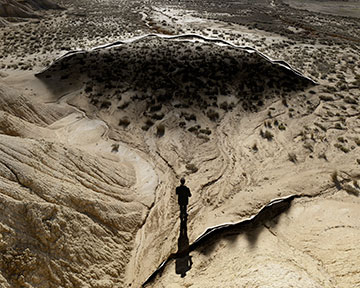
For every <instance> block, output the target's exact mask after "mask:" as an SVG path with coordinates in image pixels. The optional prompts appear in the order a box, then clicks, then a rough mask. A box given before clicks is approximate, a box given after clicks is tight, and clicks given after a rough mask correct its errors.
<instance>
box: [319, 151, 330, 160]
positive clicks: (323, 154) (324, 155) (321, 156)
mask: <svg viewBox="0 0 360 288" xmlns="http://www.w3.org/2000/svg"><path fill="white" fill-rule="evenodd" d="M318 157H319V159H324V160H325V161H328V159H327V156H326V154H325V152H322V153H320V154H319V155H318Z"/></svg>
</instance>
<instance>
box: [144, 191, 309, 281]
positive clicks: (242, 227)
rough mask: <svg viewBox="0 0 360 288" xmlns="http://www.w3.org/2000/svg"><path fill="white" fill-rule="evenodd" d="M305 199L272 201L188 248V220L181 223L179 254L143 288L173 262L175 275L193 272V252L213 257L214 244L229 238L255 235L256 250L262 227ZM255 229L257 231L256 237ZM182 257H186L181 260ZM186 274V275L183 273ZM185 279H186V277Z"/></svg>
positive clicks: (211, 231) (209, 232)
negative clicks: (247, 216)
mask: <svg viewBox="0 0 360 288" xmlns="http://www.w3.org/2000/svg"><path fill="white" fill-rule="evenodd" d="M300 197H302V196H299V195H290V196H287V197H284V198H278V199H274V200H272V201H271V202H270V203H268V204H267V205H265V206H264V207H263V208H262V209H260V211H259V212H258V213H257V214H256V215H254V216H252V217H250V218H248V219H246V220H242V221H240V222H235V223H225V224H221V225H218V226H213V227H210V228H208V229H207V230H206V231H205V232H204V233H202V234H201V235H200V236H199V237H198V238H197V239H196V240H195V241H194V242H193V243H192V244H190V245H189V239H188V237H187V226H186V221H187V219H186V217H185V218H181V216H180V219H184V220H182V221H181V224H180V237H179V240H178V252H177V253H172V254H171V255H170V256H169V257H168V258H167V259H166V260H164V261H163V262H162V263H161V264H160V265H159V267H158V268H157V269H156V270H155V271H154V272H153V273H152V274H151V275H150V276H149V277H148V279H147V280H146V281H145V282H144V283H143V285H142V287H146V286H147V285H148V284H150V283H151V282H152V281H154V279H155V278H156V277H157V276H158V275H161V274H162V272H163V271H164V269H165V266H166V265H167V264H168V263H170V262H171V261H173V260H174V259H175V261H176V262H177V264H176V273H178V271H179V272H180V273H178V274H180V275H182V274H183V273H186V272H187V271H189V270H190V268H191V264H192V262H191V256H189V252H191V251H194V250H199V251H201V250H210V251H208V252H209V253H207V254H210V253H211V250H212V249H208V248H209V246H210V247H211V246H212V244H215V243H216V242H217V241H219V240H220V239H224V238H226V237H232V236H234V235H235V236H236V235H239V234H242V233H249V234H251V233H253V234H252V235H248V236H247V237H248V240H249V243H250V245H252V246H254V245H255V244H256V241H257V240H258V235H259V232H260V231H261V227H262V226H264V224H265V223H266V222H267V221H269V220H272V219H274V218H276V217H278V216H279V215H280V214H282V213H284V212H286V211H287V210H288V209H289V208H290V206H291V202H292V200H294V199H295V198H300ZM254 229H257V231H256V233H255V234H254ZM182 256H183V257H182ZM181 271H184V272H181ZM184 276H185V275H184Z"/></svg>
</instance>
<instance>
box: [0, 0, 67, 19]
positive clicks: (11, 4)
mask: <svg viewBox="0 0 360 288" xmlns="http://www.w3.org/2000/svg"><path fill="white" fill-rule="evenodd" d="M46 9H60V6H59V5H57V4H55V3H54V2H52V1H51V0H1V1H0V17H6V18H9V17H18V18H37V17H40V14H38V13H37V12H36V11H38V10H46Z"/></svg>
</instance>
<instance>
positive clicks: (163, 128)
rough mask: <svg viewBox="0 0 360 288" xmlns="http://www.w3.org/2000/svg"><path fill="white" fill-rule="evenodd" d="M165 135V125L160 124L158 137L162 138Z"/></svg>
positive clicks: (157, 129)
mask: <svg viewBox="0 0 360 288" xmlns="http://www.w3.org/2000/svg"><path fill="white" fill-rule="evenodd" d="M164 134H165V126H164V125H163V124H159V125H158V126H157V127H156V136H157V137H162V136H164Z"/></svg>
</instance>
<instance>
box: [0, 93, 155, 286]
mask: <svg viewBox="0 0 360 288" xmlns="http://www.w3.org/2000/svg"><path fill="white" fill-rule="evenodd" d="M1 93H2V94H1V95H2V98H1V100H2V101H4V103H3V105H2V106H1V108H2V109H3V110H5V111H0V115H1V121H0V122H1V128H0V133H1V134H0V179H1V180H0V206H1V211H2V213H1V215H0V251H1V261H0V263H1V264H0V274H1V277H0V284H1V286H2V287H23V286H27V287H53V286H69V287H80V286H87V285H90V286H91V287H108V285H111V287H114V285H115V286H116V287H123V284H122V283H123V276H124V269H125V266H126V264H127V262H128V261H129V257H130V254H129V252H130V251H131V249H132V247H133V240H134V236H135V233H136V232H137V229H138V228H139V227H141V225H142V224H143V222H144V219H145V215H146V211H147V210H148V206H149V205H150V204H151V201H152V200H151V198H152V196H151V189H150V188H151V187H149V190H148V191H147V194H146V195H145V194H143V189H144V187H146V185H144V183H142V182H139V180H138V179H137V174H136V173H139V172H138V171H136V172H135V170H134V166H133V164H132V162H131V161H132V160H131V159H132V157H134V156H136V155H130V154H129V152H127V150H126V149H127V148H126V147H124V148H123V149H119V150H120V151H118V153H111V152H110V151H111V143H107V142H106V139H105V140H103V141H102V140H101V139H102V138H101V137H102V135H103V134H104V131H106V126H105V125H103V124H101V121H98V120H90V119H88V118H86V117H85V116H84V115H82V114H81V113H79V112H77V111H76V110H74V109H73V108H71V107H70V106H66V105H64V106H62V107H61V106H59V107H57V112H55V110H53V108H54V105H51V104H50V105H49V104H48V105H45V104H39V103H37V102H36V101H34V100H30V99H29V98H28V97H25V96H23V95H18V94H16V92H15V90H11V89H9V88H8V87H6V86H2V87H1ZM81 131H86V132H85V133H86V134H84V133H81ZM4 134H5V135H4ZM9 135H10V136H9ZM80 139H81V141H80ZM84 145H85V146H86V149H85V147H84ZM99 146H102V147H104V146H105V147H108V149H109V150H107V151H108V152H106V153H105V152H102V151H101V148H99ZM95 147H96V148H95ZM79 148H80V149H79ZM90 151H93V152H90ZM120 153H123V154H124V153H125V154H126V153H127V154H126V155H122V156H119V155H120ZM137 157H138V158H139V156H137ZM140 164H141V163H140ZM141 165H142V167H143V169H144V170H145V169H146V166H145V165H146V163H142V164H141ZM143 175H145V174H144V173H143ZM138 177H139V176H138ZM155 181H156V180H155ZM139 187H140V188H139ZM104 285H105V286H104ZM109 287H110V286H109Z"/></svg>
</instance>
